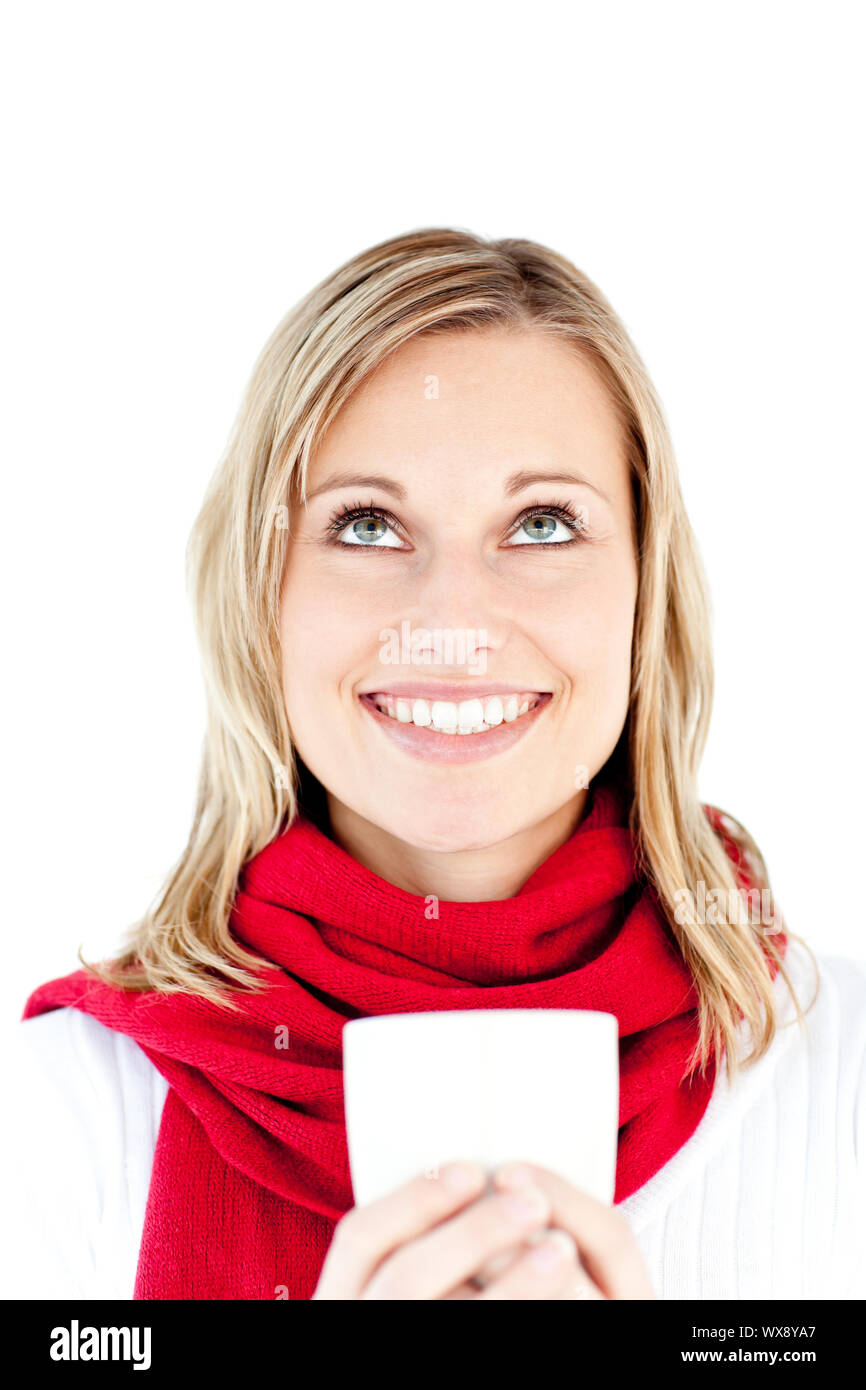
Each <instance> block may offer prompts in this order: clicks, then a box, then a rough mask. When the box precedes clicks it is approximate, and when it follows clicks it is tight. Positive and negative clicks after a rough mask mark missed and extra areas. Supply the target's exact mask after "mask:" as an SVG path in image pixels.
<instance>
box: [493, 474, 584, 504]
mask: <svg viewBox="0 0 866 1390" xmlns="http://www.w3.org/2000/svg"><path fill="white" fill-rule="evenodd" d="M533 483H577V484H578V485H579V486H580V487H588V488H591V489H592V491H593V492H596V493H598V495H599V497H603V498H604V500H605V502H610V498H609V497H608V495H607V493H606V492H602V490H601V488H600V487H596V486H595V483H591V482H590V481H589V479H588V478H583V477H581V475H580V474H579V473H544V472H535V473H533V472H531V471H530V470H529V469H522V470H521V471H520V472H519V473H512V475H511V477H510V478H509V479H508V481H507V483H506V484H505V496H506V497H513V496H514V494H515V493H516V492H522V491H523V489H524V488H527V487H530V486H531V485H532V484H533Z"/></svg>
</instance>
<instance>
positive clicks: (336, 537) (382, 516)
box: [325, 502, 586, 550]
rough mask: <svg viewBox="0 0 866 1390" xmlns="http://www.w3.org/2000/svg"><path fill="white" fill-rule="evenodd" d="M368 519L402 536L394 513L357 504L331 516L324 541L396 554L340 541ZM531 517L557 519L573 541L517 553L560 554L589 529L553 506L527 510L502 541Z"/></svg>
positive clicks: (568, 510)
mask: <svg viewBox="0 0 866 1390" xmlns="http://www.w3.org/2000/svg"><path fill="white" fill-rule="evenodd" d="M369 516H373V517H376V518H377V520H379V521H384V522H385V524H386V526H390V527H391V528H392V529H393V530H394V531H395V532H396V533H397V535H400V534H401V527H400V523H399V521H398V520H397V518H396V517H395V516H394V514H393V512H388V511H385V509H384V508H383V507H377V506H376V505H375V503H373V502H371V503H370V504H369V505H368V506H364V505H362V504H361V503H355V504H354V505H352V506H347V507H340V508H338V509H337V511H335V512H334V513H333V514H332V515H331V518H330V520H329V521H328V525H327V527H326V529H325V539H326V540H327V542H328V544H329V545H338V546H342V547H343V548H344V549H346V550H389V549H390V550H396V549H397V547H396V546H382V545H378V546H374V545H370V546H363V545H350V544H349V543H348V542H347V541H341V540H340V535H341V533H342V532H343V531H345V529H346V527H347V526H351V524H352V522H353V521H362V520H364V518H365V517H369ZM531 516H552V517H555V518H556V520H557V521H561V522H562V524H563V526H565V527H567V528H568V530H569V531H570V532H571V533H572V535H571V540H568V541H539V542H538V544H537V546H536V545H533V544H532V543H531V542H530V544H529V545H525V546H516V547H514V549H520V550H532V549H540V548H541V547H543V546H549V547H552V548H554V549H559V550H561V549H564V548H565V547H566V546H569V545H576V544H579V543H580V542H581V541H582V540H584V539H585V537H586V526H585V524H584V522H583V519H582V517H580V516H579V515H578V514H577V512H575V510H574V508H573V507H572V505H571V503H570V502H552V503H551V504H550V505H549V506H536V507H524V509H523V511H522V512H521V513H520V514H519V516H517V517H515V519H514V521H513V522H512V524H511V527H510V529H509V531H508V532H507V533H506V535H505V537H504V538H503V539H505V540H510V539H511V537H512V536H514V535H516V533H517V532H518V531H519V529H520V527H521V526H522V525H523V523H524V522H525V521H528V520H529V518H530V517H531Z"/></svg>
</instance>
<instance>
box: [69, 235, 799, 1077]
mask: <svg viewBox="0 0 866 1390" xmlns="http://www.w3.org/2000/svg"><path fill="white" fill-rule="evenodd" d="M484 328H502V329H513V330H517V331H520V330H526V329H533V330H536V331H538V330H540V331H544V332H547V333H550V334H554V335H555V336H556V337H557V339H559V340H560V341H563V342H565V343H567V344H570V345H571V346H572V347H573V349H574V350H575V351H576V352H578V353H580V354H581V355H582V357H583V358H584V359H585V360H586V361H587V362H589V363H590V364H592V365H593V366H594V367H595V369H596V370H597V372H598V373H599V375H600V378H601V380H602V381H603V382H604V384H605V385H606V387H607V389H608V391H609V392H610V396H611V399H612V401H613V403H614V405H615V406H616V408H617V411H618V413H619V417H620V419H621V421H622V424H623V431H624V439H625V441H626V447H627V451H628V455H629V463H630V467H631V470H632V475H633V486H634V493H635V502H636V514H637V518H636V519H637V532H638V535H637V539H638V558H639V580H638V598H637V608H636V618H635V636H634V644H633V670H632V690H631V701H630V706H629V713H628V718H627V721H626V728H625V730H624V737H623V739H622V740H621V745H622V746H623V748H624V749H625V750H626V756H627V763H628V779H629V783H630V786H631V788H632V800H631V812H630V824H631V829H632V832H633V835H634V838H635V844H636V847H637V855H638V861H639V866H640V868H641V870H642V872H643V873H644V874H645V875H646V877H647V879H648V880H649V882H650V883H651V884H652V885H653V887H654V888H655V891H656V893H657V895H658V898H659V900H660V903H661V905H662V908H663V910H664V912H665V913H666V915H667V917H668V918H669V920H670V923H671V929H672V931H673V932H674V935H675V937H676V940H677V943H678V945H679V947H680V950H681V952H682V955H683V958H684V960H685V962H686V964H687V965H688V967H689V969H690V971H691V974H692V976H693V979H694V981H695V986H696V992H697V996H698V999H699V1016H700V1027H699V1039H698V1042H697V1045H696V1048H695V1051H694V1054H693V1057H692V1059H691V1062H690V1065H689V1071H691V1070H693V1069H695V1068H696V1067H700V1069H701V1071H705V1070H706V1067H707V1065H708V1063H709V1059H710V1057H711V1056H712V1054H713V1053H716V1055H717V1056H721V1055H722V1054H724V1056H725V1058H726V1062H727V1066H728V1069H729V1075H730V1076H731V1077H733V1075H735V1074H736V1070H737V1066H738V1050H739V1049H738V1047H737V1046H736V1045H735V1040H736V1030H737V1028H738V1026H739V1024H740V1021H741V1020H744V1021H745V1022H746V1024H747V1025H748V1027H749V1030H750V1035H751V1040H752V1052H751V1055H750V1057H749V1059H748V1060H749V1061H750V1062H751V1061H754V1060H757V1058H758V1057H759V1056H761V1055H762V1054H763V1053H764V1052H765V1051H766V1050H767V1048H768V1047H769V1045H770V1043H771V1041H772V1038H773V1036H774V1033H775V1030H776V1027H777V1023H778V1005H777V1002H776V999H775V997H774V987H773V980H772V972H771V967H770V962H771V960H772V961H774V962H775V964H776V966H777V967H778V968H779V970H780V972H781V974H782V976H783V978H784V979H785V981H786V983H787V984H788V987H789V988H791V984H790V980H789V977H788V975H787V973H786V972H785V968H784V965H783V963H782V960H781V957H780V954H779V952H778V950H777V948H776V945H775V943H774V941H773V940H772V935H773V927H772V926H771V928H770V931H769V932H768V931H766V930H762V928H761V927H758V928H757V929H756V927H755V926H754V924H753V922H752V921H751V920H750V917H752V916H753V914H751V913H750V912H749V910H748V909H747V904H746V901H745V899H744V897H743V895H742V894H741V893H740V892H739V891H738V883H737V878H736V873H735V866H734V864H733V862H732V859H731V857H730V853H729V852H728V850H727V849H726V847H725V844H724V840H723V837H722V835H721V834H720V833H719V832H718V829H717V828H714V827H713V825H711V824H710V822H709V820H708V818H707V815H706V814H705V812H704V810H703V809H702V807H701V804H700V802H699V800H698V793H697V772H698V766H699V763H700V759H701V756H702V754H703V749H704V744H705V741H706V736H707V728H708V722H709V717H710V707H711V703H712V695H713V663H712V650H711V644H710V635H709V607H708V597H707V589H706V583H705V578H704V574H703V570H702V567H701V562H700V559H699V556H698V553H697V549H696V545H695V541H694V537H693V534H692V530H691V527H690V525H689V522H688V519H687V517H686V513H685V508H684V505H683V500H682V496H681V492H680V486H679V481H678V477H677V469H676V464H675V460H674V453H673V446H672V443H671V439H670V434H669V431H668V427H667V424H666V420H665V417H664V412H663V410H662V407H661V404H660V402H659V400H658V398H657V396H656V392H655V389H654V387H653V385H652V383H651V381H650V379H649V376H648V374H647V371H646V368H645V367H644V365H643V362H642V361H641V359H640V357H639V356H638V353H637V351H636V349H635V347H634V345H633V344H632V342H631V340H630V338H629V336H628V334H627V332H626V330H625V328H624V326H623V324H622V322H621V320H620V319H619V317H618V316H617V314H616V313H615V312H614V310H613V308H612V307H611V305H610V304H609V303H608V301H607V299H606V298H605V297H604V295H603V294H602V293H601V292H600V291H599V289H598V288H597V287H596V286H595V285H594V284H593V283H592V281H591V280H589V279H588V278H587V276H586V275H584V274H583V273H582V272H581V271H579V270H578V269H577V268H576V267H575V266H574V265H572V264H571V262H570V261H568V260H566V259H565V257H563V256H561V255H559V254H557V253H556V252H555V251H551V250H549V249H548V248H547V247H545V246H541V245H538V244H537V243H535V242H532V241H524V240H518V239H512V238H506V239H504V240H498V241H487V240H484V239H482V238H481V237H478V236H474V235H473V234H471V233H469V232H466V231H463V230H458V229H453V228H444V229H443V228H431V229H425V230H421V231H414V232H410V233H407V234H406V235H403V236H398V237H394V238H393V239H391V240H388V241H384V242H382V243H380V244H379V245H377V246H373V247H372V248H370V249H369V250H367V251H364V252H362V253H361V254H360V255H358V256H356V257H354V259H352V260H350V261H349V262H348V263H347V264H346V265H344V266H342V267H341V268H340V269H339V270H337V271H335V272H334V274H332V275H329V276H328V277H327V279H325V280H324V281H323V282H322V283H321V284H320V285H318V286H317V287H316V288H315V289H313V290H312V291H311V292H310V293H309V294H308V295H307V296H306V297H305V298H304V299H303V300H301V302H300V303H299V304H298V305H296V307H295V308H294V309H292V310H291V311H290V312H289V313H288V314H287V315H286V316H285V318H284V319H283V320H282V321H281V323H279V324H278V326H277V328H276V329H275V330H274V332H273V333H272V335H271V337H270V338H269V340H268V342H267V343H266V344H265V346H264V348H263V349H262V351H261V353H260V355H259V357H258V360H257V361H256V363H255V365H254V368H253V371H252V375H251V378H250V380H249V383H248V385H247V388H246V391H245V394H244V396H243V399H242V402H241V406H240V409H239V411H238V414H237V417H236V419H235V422H234V425H233V427H232V430H231V433H230V436H229V439H228V443H227V446H226V449H225V451H224V454H223V456H222V459H221V460H220V463H219V467H218V469H217V471H216V473H215V475H214V478H213V480H212V482H211V484H210V486H209V488H208V491H207V494H206V496H205V498H204V502H203V505H202V508H201V511H200V513H199V515H198V518H197V519H196V522H195V525H194V527H193V531H192V535H191V537H190V544H189V551H188V572H189V580H190V587H191V592H192V596H193V603H194V611H195V619H196V626H197V631H198V637H199V643H200V647H201V653H202V662H203V671H204V679H205V684H206V688H207V701H208V721H207V731H206V737H205V745H204V750H203V758H202V767H201V776H200V782H199V790H198V799H197V805H196V810H195V816H194V820H193V825H192V829H191V831H190V835H189V840H188V842H187V845H186V848H185V849H184V851H183V854H182V855H181V857H180V859H179V861H178V862H177V864H176V866H175V868H174V870H173V871H172V873H171V875H170V876H169V878H168V880H167V882H166V883H165V885H164V887H163V888H162V890H161V892H160V893H159V895H158V896H157V898H156V900H155V902H154V903H153V904H152V905H151V907H150V909H149V910H148V912H147V913H146V915H145V916H144V917H143V918H142V919H141V921H139V922H138V923H136V924H135V925H134V926H133V927H132V928H130V930H129V932H128V933H127V944H126V945H125V947H124V949H123V951H122V953H121V954H120V955H119V956H117V957H116V958H115V959H114V960H109V961H104V962H101V963H97V964H90V963H88V962H85V961H83V958H82V963H83V964H84V965H85V966H86V967H87V968H88V969H89V970H91V971H92V972H93V973H94V974H96V975H98V976H99V977H100V978H102V979H104V980H106V981H108V982H110V983H112V984H114V985H116V986H118V987H120V988H123V989H131V990H144V989H154V990H158V991H164V992H172V991H184V992H188V993H190V994H197V995H201V996H204V997H206V998H209V999H211V1000H213V1001H214V1002H216V1003H222V1004H226V1005H228V1006H229V1007H234V1006H233V1005H232V1002H231V997H230V996H231V995H232V993H234V992H235V991H236V990H244V989H253V988H261V987H262V982H261V980H257V979H256V976H255V974H254V973H251V972H254V971H260V970H261V968H262V961H261V959H260V958H259V957H258V956H254V955H251V954H250V953H248V952H247V951H246V950H244V948H243V947H242V946H241V945H240V943H239V942H238V941H237V940H236V938H234V937H233V936H232V934H231V933H230V930H229V915H230V911H231V907H232V901H233V897H234V894H235V891H236V887H237V882H238V876H239V874H240V871H241V869H242V868H243V865H244V864H245V863H246V862H247V861H248V860H249V859H250V858H251V857H252V856H253V855H255V854H256V853H257V852H258V851H259V850H260V849H262V848H263V847H264V846H265V845H266V844H268V843H269V842H270V841H271V840H272V839H274V838H275V837H276V836H277V835H278V834H279V833H280V832H281V830H282V829H284V828H285V826H286V825H287V824H288V823H290V822H291V821H292V820H293V818H294V817H295V815H296V812H297V806H298V788H299V775H298V768H297V764H296V761H295V759H294V756H293V752H292V745H291V739H290V736H289V729H288V724H287V719H286V713H285V708H284V704H283V697H282V686H281V673H280V642H279V626H278V623H279V604H280V590H281V580H282V575H283V569H284V561H285V556H286V544H287V538H288V534H289V533H288V529H287V526H286V524H285V521H286V517H287V515H288V511H287V508H288V506H289V502H290V500H291V499H293V498H296V497H297V496H298V495H299V493H300V494H302V493H303V488H304V480H305V477H306V472H307V468H308V465H309V461H310V458H311V456H312V455H313V452H314V450H315V449H316V446H317V444H318V442H319V441H320V440H321V438H322V437H323V435H324V432H325V430H326V429H327V428H328V425H329V424H330V423H331V421H332V420H333V419H334V417H335V416H336V414H337V412H338V411H339V410H340V408H341V407H342V406H343V405H344V404H345V402H346V401H347V400H348V399H349V397H350V396H351V395H352V393H353V392H354V391H356V390H357V389H358V387H359V386H360V385H361V383H362V382H363V381H364V380H365V379H366V378H367V377H368V376H369V374H370V373H371V372H372V371H374V370H375V369H376V368H377V367H378V366H379V365H380V364H381V363H382V362H383V361H384V360H385V358H386V357H387V356H388V355H389V354H390V353H392V352H393V351H394V350H395V349H397V348H399V347H400V346H401V345H402V344H404V343H406V342H407V341H408V340H409V339H410V338H414V337H417V336H418V335H419V334H433V333H451V332H457V331H465V330H472V329H476V330H477V329H484ZM726 825H727V828H728V831H729V833H730V834H731V835H732V837H733V838H734V840H736V842H737V843H738V844H739V846H740V849H741V851H742V853H743V854H744V855H746V856H748V866H749V873H750V877H751V882H752V883H753V884H754V885H755V886H756V887H757V888H759V889H760V888H763V889H765V890H766V891H767V892H769V881H768V877H767V872H766V867H765V865H764V863H763V859H762V858H761V855H760V854H759V852H758V850H757V847H756V846H755V844H754V842H753V841H752V840H751V837H749V836H748V835H747V834H746V832H745V831H744V830H743V828H742V827H741V826H739V825H736V824H735V823H733V822H731V821H730V820H728V821H726ZM700 883H703V884H704V885H705V886H706V891H707V893H708V894H709V893H713V894H714V895H716V899H718V898H719V897H720V898H721V901H722V902H723V903H724V908H723V909H721V910H720V909H719V908H718V906H717V907H716V909H715V913H714V921H713V922H712V923H708V922H707V921H705V920H704V915H703V913H701V912H698V911H695V910H694V909H693V907H690V906H689V905H688V894H686V903H685V907H684V903H683V897H684V890H685V889H688V888H692V889H693V891H696V886H697V885H698V884H700ZM763 915H764V916H765V915H766V914H763ZM773 916H774V910H773V912H772V913H771V919H772V918H773ZM775 920H776V922H777V923H778V921H780V919H775ZM762 926H763V927H764V928H766V926H767V923H766V921H764V922H762ZM791 992H792V994H793V989H792V990H791ZM794 1002H795V1006H796V1011H797V1015H798V1018H799V1019H800V1020H801V1021H802V1018H803V1014H802V1010H801V1009H800V1005H799V1003H798V1002H797V1000H796V997H795V999H794Z"/></svg>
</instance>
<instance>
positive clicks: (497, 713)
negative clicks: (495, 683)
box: [484, 695, 504, 729]
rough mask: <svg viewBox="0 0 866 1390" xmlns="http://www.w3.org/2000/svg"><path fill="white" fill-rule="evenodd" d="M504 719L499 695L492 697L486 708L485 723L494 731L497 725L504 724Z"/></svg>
mask: <svg viewBox="0 0 866 1390" xmlns="http://www.w3.org/2000/svg"><path fill="white" fill-rule="evenodd" d="M503 717H504V713H503V709H502V701H501V700H500V698H499V696H498V695H491V696H490V699H489V700H488V701H487V704H486V705H485V706H484V723H485V724H486V725H487V727H488V728H489V729H494V728H495V727H496V725H497V724H501V723H502V720H503Z"/></svg>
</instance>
